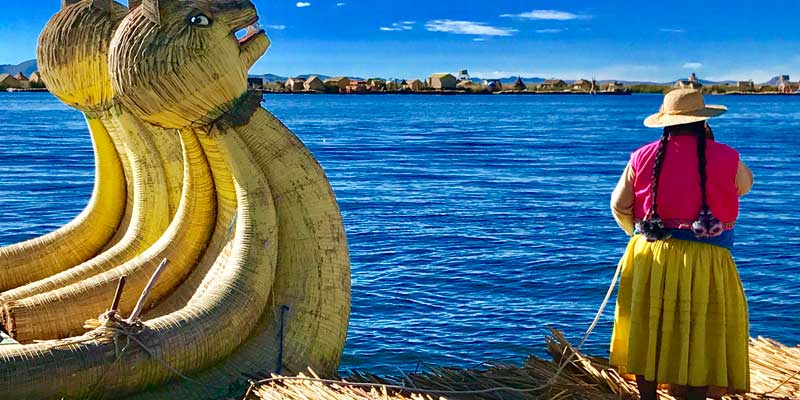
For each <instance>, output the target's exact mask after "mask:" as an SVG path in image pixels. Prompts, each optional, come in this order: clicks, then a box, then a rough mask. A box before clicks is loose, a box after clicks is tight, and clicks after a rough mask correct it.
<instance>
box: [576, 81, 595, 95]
mask: <svg viewBox="0 0 800 400" xmlns="http://www.w3.org/2000/svg"><path fill="white" fill-rule="evenodd" d="M572 90H574V91H578V92H588V91H590V90H592V82H589V81H587V80H586V79H578V80H577V81H575V82H572Z"/></svg>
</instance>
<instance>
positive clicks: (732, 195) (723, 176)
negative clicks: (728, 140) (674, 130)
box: [611, 135, 753, 234]
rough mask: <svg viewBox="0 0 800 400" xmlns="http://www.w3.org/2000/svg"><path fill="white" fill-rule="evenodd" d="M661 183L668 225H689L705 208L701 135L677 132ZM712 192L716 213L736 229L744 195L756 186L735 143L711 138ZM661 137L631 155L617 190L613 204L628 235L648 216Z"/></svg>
mask: <svg viewBox="0 0 800 400" xmlns="http://www.w3.org/2000/svg"><path fill="white" fill-rule="evenodd" d="M668 140H669V144H668V146H667V153H666V154H665V157H664V164H663V165H662V170H661V175H660V179H659V188H658V213H659V215H660V216H661V219H662V220H664V224H665V226H666V227H667V228H678V229H684V228H687V229H688V228H689V227H690V226H691V224H692V222H694V220H696V219H697V216H698V214H699V212H700V208H701V192H700V174H699V173H698V165H697V162H698V160H697V138H696V137H694V136H691V135H676V136H672V137H670V138H669V139H668ZM706 140H707V142H706V196H707V202H708V205H709V207H710V208H711V212H712V214H714V216H715V217H716V218H718V219H719V220H720V221H722V223H723V224H724V226H725V228H726V229H733V226H734V224H735V222H736V218H737V217H738V214H739V196H741V195H744V194H746V193H747V192H749V191H750V188H751V187H752V184H753V174H752V172H750V169H749V168H747V166H746V165H745V164H744V163H743V162H742V161H741V160H740V159H739V153H738V152H736V150H734V149H733V148H731V147H729V146H727V145H724V144H722V143H717V142H715V141H714V140H712V139H706ZM658 146H659V142H658V141H656V142H653V143H649V144H647V145H645V146H643V147H641V148H639V149H638V150H636V151H635V152H633V154H632V155H631V160H630V162H629V163H628V166H627V167H626V168H625V172H624V173H623V174H622V177H621V179H620V181H619V183H618V184H617V188H616V189H615V190H614V193H613V194H612V199H611V200H612V201H611V209H612V212H613V213H614V217H615V219H616V220H617V223H618V224H619V225H620V227H622V229H624V230H625V231H626V232H627V233H628V234H632V233H633V225H634V221H635V220H639V219H643V218H644V217H645V214H646V213H647V210H649V208H650V206H651V204H652V201H653V199H652V196H651V185H652V176H653V166H654V163H655V156H656V153H657V151H658Z"/></svg>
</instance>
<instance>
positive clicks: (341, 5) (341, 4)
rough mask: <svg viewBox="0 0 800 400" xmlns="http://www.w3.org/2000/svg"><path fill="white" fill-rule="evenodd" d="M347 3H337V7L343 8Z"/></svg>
mask: <svg viewBox="0 0 800 400" xmlns="http://www.w3.org/2000/svg"><path fill="white" fill-rule="evenodd" d="M345 4H346V3H336V7H343V6H344V5H345Z"/></svg>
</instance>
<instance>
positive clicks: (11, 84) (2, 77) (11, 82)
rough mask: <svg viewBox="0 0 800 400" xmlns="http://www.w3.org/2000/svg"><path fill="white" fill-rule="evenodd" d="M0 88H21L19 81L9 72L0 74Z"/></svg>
mask: <svg viewBox="0 0 800 400" xmlns="http://www.w3.org/2000/svg"><path fill="white" fill-rule="evenodd" d="M0 88H3V89H21V88H22V85H20V82H19V81H18V80H17V79H16V78H14V77H13V76H11V74H0Z"/></svg>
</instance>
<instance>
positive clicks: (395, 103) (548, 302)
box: [0, 93, 800, 374]
mask: <svg viewBox="0 0 800 400" xmlns="http://www.w3.org/2000/svg"><path fill="white" fill-rule="evenodd" d="M660 101H661V97H660V96H650V95H634V96H619V97H614V96H609V97H605V96H594V97H589V96H323V95H318V96H302V95H291V96H289V95H268V96H266V98H265V105H266V107H267V108H268V109H269V110H271V111H272V112H274V113H275V114H276V115H277V116H278V117H279V118H281V119H282V120H283V121H284V122H285V123H286V124H287V125H288V126H289V127H290V128H291V129H292V130H294V132H295V133H297V135H298V136H300V138H301V139H302V140H303V141H304V142H305V143H306V144H307V145H308V146H309V148H310V149H311V150H312V151H313V153H314V154H315V155H316V156H317V157H318V159H319V160H320V162H321V163H322V165H323V167H324V168H325V170H326V171H327V173H328V175H329V177H330V179H331V182H332V184H333V187H334V190H335V191H336V194H337V196H338V198H339V201H340V204H341V208H342V213H343V215H344V219H345V224H346V228H347V233H348V239H349V243H350V251H351V253H350V254H351V258H352V268H353V309H352V317H351V323H350V330H349V334H348V341H347V346H346V349H345V357H344V359H343V363H342V369H343V370H347V369H351V368H357V369H368V370H370V371H372V372H376V373H387V374H394V373H397V372H398V368H400V369H402V370H414V369H415V368H416V367H417V364H418V362H419V361H423V362H425V363H427V364H433V365H458V366H472V365H475V364H477V363H479V362H481V361H487V360H497V361H500V360H502V361H521V360H522V359H523V358H524V357H525V355H527V354H537V355H544V345H543V343H544V337H545V335H546V334H547V328H548V327H555V328H559V329H563V330H564V331H566V333H567V335H568V337H569V338H571V339H572V340H574V341H577V340H578V339H579V338H580V336H581V334H582V333H583V331H584V330H585V329H586V328H587V327H588V325H589V323H590V322H591V321H592V319H593V317H594V314H595V312H596V310H597V307H598V306H599V304H600V301H601V300H602V298H603V295H604V294H605V291H606V289H607V287H608V284H609V282H610V280H611V278H612V275H613V273H614V269H615V265H616V262H617V260H618V259H619V257H620V256H621V254H622V252H623V250H624V246H625V243H626V240H627V238H626V237H625V235H624V234H623V233H622V231H621V230H619V229H618V228H617V226H616V224H615V223H614V220H613V219H612V217H611V214H610V211H609V209H608V199H609V194H610V192H611V190H612V189H613V187H614V185H615V183H616V181H617V179H618V177H619V174H620V173H621V171H622V168H623V167H624V166H625V163H626V161H627V159H628V155H629V153H630V152H631V151H633V150H634V149H636V148H637V147H638V146H640V145H642V144H644V143H647V142H649V141H653V140H656V139H657V138H658V136H659V135H660V132H659V131H657V130H651V129H647V128H644V127H643V126H642V124H641V120H642V119H643V118H644V117H645V116H646V115H648V114H649V113H651V112H653V111H655V110H657V109H658V106H659V104H660ZM707 101H709V102H716V103H723V104H726V105H727V106H728V107H729V109H730V112H729V113H728V114H726V115H725V116H723V117H721V118H719V119H717V120H715V121H714V122H713V126H714V130H715V133H716V135H717V139H718V140H719V141H722V142H724V143H727V144H730V145H732V146H734V147H736V148H737V149H738V150H739V151H740V152H741V154H742V158H743V159H744V160H745V162H747V163H748V164H749V165H750V167H751V168H752V169H753V171H754V173H755V175H756V185H755V187H754V189H753V192H752V193H751V194H750V195H748V196H746V197H745V198H744V199H743V201H742V204H741V209H742V216H741V218H740V220H739V223H738V225H737V232H736V235H737V244H736V246H735V249H734V251H733V253H734V257H735V259H736V261H737V263H738V265H739V269H740V273H741V277H742V281H743V283H744V286H745V290H746V293H747V296H748V300H749V305H750V321H751V334H752V335H754V336H758V335H763V336H769V337H772V338H774V339H777V340H779V341H782V342H784V343H786V344H790V345H795V344H798V342H800V313H798V311H797V310H798V309H799V308H800V207H798V204H800V191H798V186H800V173H798V172H800V165H798V162H800V97H792V98H787V97H755V96H753V97H732V96H729V97H709V98H708V99H707ZM93 168H94V167H93V159H92V150H91V143H90V140H89V137H88V132H87V130H86V126H85V122H84V121H83V117H82V115H81V114H80V113H78V112H76V111H74V110H72V109H69V108H67V107H66V106H64V105H62V104H61V103H59V102H58V101H57V100H55V99H54V98H53V97H52V96H50V95H49V94H42V93H19V94H5V93H1V94H0V245H6V244H10V243H14V242H17V241H20V240H24V239H27V238H30V237H34V236H38V235H40V234H43V233H46V232H48V231H50V230H52V229H55V228H57V227H59V226H61V225H62V224H63V223H65V222H67V221H69V220H70V219H71V218H72V217H74V216H75V215H76V214H77V213H78V212H80V210H81V209H82V208H83V207H84V205H85V203H86V201H87V200H88V198H89V196H90V194H91V190H92V183H93V182H92V181H93V172H94V170H93ZM612 319H613V304H612V306H610V307H609V309H608V310H606V312H605V314H604V315H603V319H602V320H601V323H600V325H599V326H598V328H597V329H596V331H595V333H594V334H593V336H592V337H591V338H590V340H589V342H588V343H587V347H586V349H587V350H588V351H590V352H591V353H593V354H597V355H605V354H607V343H608V341H609V339H610V335H611V325H612Z"/></svg>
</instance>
